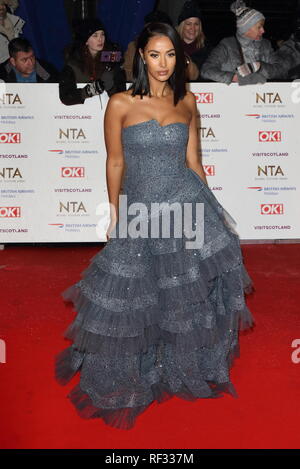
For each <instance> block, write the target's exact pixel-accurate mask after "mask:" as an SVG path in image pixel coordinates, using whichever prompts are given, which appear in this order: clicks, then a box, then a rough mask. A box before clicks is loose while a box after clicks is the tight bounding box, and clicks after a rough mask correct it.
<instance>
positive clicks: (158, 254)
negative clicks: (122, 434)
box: [55, 189, 254, 429]
mask: <svg viewBox="0 0 300 469" xmlns="http://www.w3.org/2000/svg"><path fill="white" fill-rule="evenodd" d="M202 192H203V194H202V200H203V199H204V201H205V203H206V207H207V212H206V217H207V223H206V233H205V240H206V241H205V245H204V247H203V249H199V250H193V249H190V250H189V249H184V248H183V243H182V242H180V241H177V240H176V241H175V240H174V243H173V244H172V243H169V244H168V242H164V241H161V240H157V241H153V240H151V241H149V240H147V239H142V240H141V239H139V240H128V239H127V240H121V239H111V240H110V241H109V242H108V243H107V244H106V246H105V248H104V249H102V251H100V252H99V253H97V254H96V255H95V256H94V257H93V258H92V259H91V260H90V265H89V267H88V268H87V269H86V270H85V271H84V272H83V273H82V279H81V280H80V281H79V282H77V283H76V284H75V285H72V286H71V287H69V288H68V289H66V290H65V291H64V292H63V293H62V295H63V298H64V299H65V300H66V301H70V302H72V303H73V305H74V308H75V310H76V312H77V315H76V317H75V319H74V321H73V322H72V324H71V325H70V326H69V327H68V328H67V330H66V331H65V333H64V336H65V337H66V338H67V339H69V340H71V341H72V342H73V343H72V345H71V346H69V347H68V348H67V349H65V350H64V351H62V352H61V353H59V354H58V355H57V356H56V357H55V374H56V379H57V381H58V382H59V383H60V384H66V383H68V382H69V381H70V380H71V378H72V377H73V376H74V375H75V374H76V373H77V372H78V371H79V370H81V377H80V383H79V384H78V385H77V386H76V387H75V388H74V389H73V390H72V391H71V392H70V394H69V396H68V397H69V398H70V399H71V401H72V402H73V404H74V405H75V407H76V409H77V411H78V413H79V415H80V416H81V417H83V418H96V417H101V418H102V419H103V420H104V421H105V423H107V424H108V425H111V426H114V427H116V428H121V429H129V428H132V426H133V425H134V422H135V420H136V418H137V416H138V415H140V414H141V413H142V412H143V411H144V410H145V409H146V408H147V407H148V406H149V405H150V404H151V403H153V402H163V401H164V400H166V399H169V398H170V397H172V396H174V395H176V396H178V397H181V398H183V399H188V400H195V399H198V398H214V397H220V396H222V395H223V393H224V392H225V393H229V394H231V395H232V396H234V397H237V393H236V390H235V388H234V386H233V384H232V383H231V381H230V377H229V370H230V368H231V366H232V363H233V360H234V359H235V358H236V357H239V343H238V333H239V331H240V330H245V329H248V328H250V327H252V326H253V325H254V319H253V317H252V315H251V313H250V311H249V310H248V308H247V306H246V304H245V299H244V294H245V293H250V292H251V290H252V283H251V279H250V278H249V276H248V274H247V272H246V270H245V268H244V265H243V262H242V256H241V251H240V246H239V240H238V237H237V236H236V234H234V232H233V231H231V229H230V227H228V228H226V223H227V222H226V220H225V218H226V213H225V211H223V209H222V207H221V206H220V205H219V204H218V203H217V201H216V199H215V198H214V196H213V195H212V194H211V192H210V191H209V190H208V189H203V191H202ZM222 217H223V219H224V220H223V221H222V222H221V223H224V225H222V226H221V227H220V218H222Z"/></svg>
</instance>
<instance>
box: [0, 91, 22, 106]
mask: <svg viewBox="0 0 300 469" xmlns="http://www.w3.org/2000/svg"><path fill="white" fill-rule="evenodd" d="M1 104H3V105H8V104H9V105H14V104H23V103H22V101H21V99H20V96H19V95H18V94H13V93H5V94H1V95H0V105H1Z"/></svg>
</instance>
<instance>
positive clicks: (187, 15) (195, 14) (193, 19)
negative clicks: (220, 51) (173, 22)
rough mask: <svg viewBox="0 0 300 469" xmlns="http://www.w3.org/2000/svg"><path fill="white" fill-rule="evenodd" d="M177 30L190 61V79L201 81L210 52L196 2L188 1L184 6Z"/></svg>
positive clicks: (188, 72)
mask: <svg viewBox="0 0 300 469" xmlns="http://www.w3.org/2000/svg"><path fill="white" fill-rule="evenodd" d="M176 29H177V31H178V33H179V35H180V37H181V40H182V42H183V48H184V52H185V55H186V56H187V59H188V69H187V75H188V78H189V80H190V81H199V80H200V71H201V68H202V64H203V63H204V62H205V60H206V59H207V57H208V55H209V52H210V51H209V48H208V45H207V42H206V38H205V34H204V32H203V27H202V19H201V12H200V10H199V8H198V5H197V4H196V3H195V2H193V1H187V2H186V3H185V4H184V6H183V9H182V11H181V13H180V15H179V17H178V26H177V28H176Z"/></svg>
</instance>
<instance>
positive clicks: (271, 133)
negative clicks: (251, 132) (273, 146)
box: [258, 130, 281, 142]
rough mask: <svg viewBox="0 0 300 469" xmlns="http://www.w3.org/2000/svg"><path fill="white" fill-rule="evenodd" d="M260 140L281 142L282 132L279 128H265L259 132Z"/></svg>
mask: <svg viewBox="0 0 300 469" xmlns="http://www.w3.org/2000/svg"><path fill="white" fill-rule="evenodd" d="M258 140H259V141H260V142H281V132H280V131H279V130H264V131H262V132H258Z"/></svg>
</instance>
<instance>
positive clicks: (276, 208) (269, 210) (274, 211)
mask: <svg viewBox="0 0 300 469" xmlns="http://www.w3.org/2000/svg"><path fill="white" fill-rule="evenodd" d="M283 209H284V206H283V204H261V206H260V213H261V215H283V213H284V210H283Z"/></svg>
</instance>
